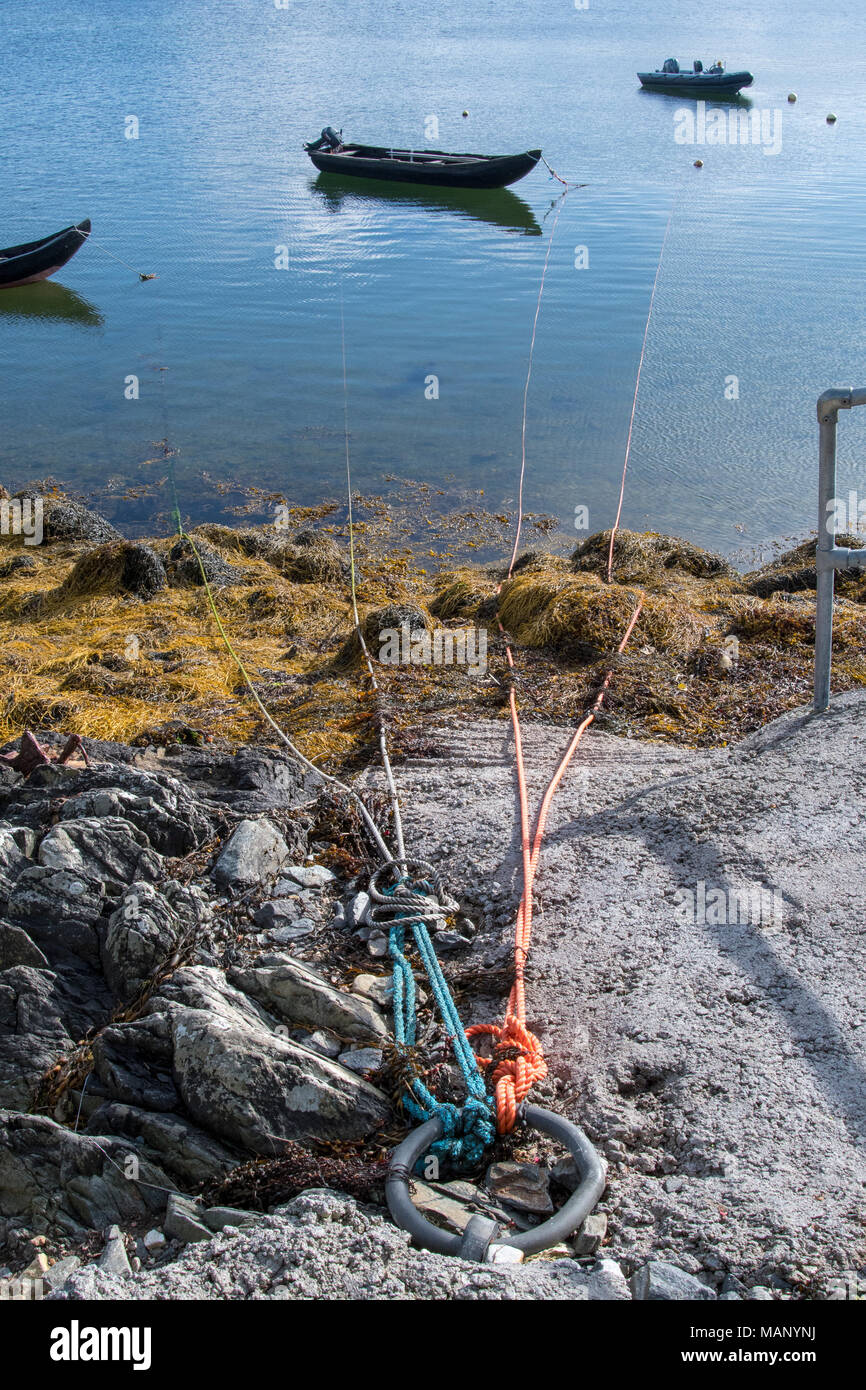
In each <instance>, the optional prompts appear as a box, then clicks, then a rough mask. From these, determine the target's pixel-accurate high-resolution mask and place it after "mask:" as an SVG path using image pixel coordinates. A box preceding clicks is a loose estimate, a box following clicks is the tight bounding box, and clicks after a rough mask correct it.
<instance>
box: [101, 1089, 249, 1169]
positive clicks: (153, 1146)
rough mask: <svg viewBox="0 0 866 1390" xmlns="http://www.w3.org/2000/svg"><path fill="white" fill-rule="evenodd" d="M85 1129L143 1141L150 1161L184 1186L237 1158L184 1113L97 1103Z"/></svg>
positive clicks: (137, 1141)
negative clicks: (175, 1113)
mask: <svg viewBox="0 0 866 1390" xmlns="http://www.w3.org/2000/svg"><path fill="white" fill-rule="evenodd" d="M87 1130H88V1132H91V1131H93V1132H97V1133H102V1134H111V1135H113V1136H115V1137H117V1138H124V1137H128V1139H129V1140H131V1141H132V1142H133V1144H134V1145H135V1147H136V1149H138V1146H139V1145H140V1144H143V1145H144V1146H145V1150H144V1151H145V1152H146V1153H147V1154H149V1155H150V1157H151V1159H152V1161H153V1162H155V1163H158V1164H159V1166H160V1168H162V1169H164V1170H165V1172H166V1173H168V1174H169V1175H170V1177H171V1178H173V1179H174V1181H175V1183H181V1184H183V1185H184V1186H186V1185H189V1186H199V1185H200V1184H202V1183H204V1182H207V1181H208V1180H209V1179H211V1178H216V1177H221V1176H222V1175H223V1174H224V1173H227V1172H228V1171H229V1169H230V1168H233V1167H234V1166H235V1164H236V1163H237V1161H238V1159H237V1155H236V1152H235V1151H234V1150H233V1149H230V1148H227V1147H226V1146H225V1144H221V1143H220V1142H219V1140H217V1139H214V1137H213V1135H211V1134H208V1133H206V1132H205V1130H203V1129H200V1128H199V1127H198V1125H195V1124H193V1123H192V1121H191V1120H188V1119H186V1118H185V1117H184V1116H182V1115H173V1114H152V1113H150V1112H149V1111H147V1110H142V1109H140V1108H138V1107H136V1106H133V1105H124V1104H121V1103H120V1102H118V1101H112V1102H109V1103H107V1104H105V1105H102V1106H100V1107H99V1109H98V1110H97V1111H96V1112H95V1113H94V1114H93V1115H92V1116H91V1118H90V1120H89V1121H88V1125H87Z"/></svg>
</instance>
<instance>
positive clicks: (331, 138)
mask: <svg viewBox="0 0 866 1390" xmlns="http://www.w3.org/2000/svg"><path fill="white" fill-rule="evenodd" d="M342 143H343V132H342V130H341V131H340V133H339V135H338V134H337V132H336V131H335V130H334V128H333V126H329V125H326V126H325V129H324V130H323V131H322V133H321V135H320V136H319V138H318V140H311V141H310V143H309V144H307V145H305V146H304V149H305V150H338V149H339V148H340V146H341V145H342Z"/></svg>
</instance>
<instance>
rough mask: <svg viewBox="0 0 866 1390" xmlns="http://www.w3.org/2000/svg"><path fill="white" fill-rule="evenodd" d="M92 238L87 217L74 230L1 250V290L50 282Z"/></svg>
mask: <svg viewBox="0 0 866 1390" xmlns="http://www.w3.org/2000/svg"><path fill="white" fill-rule="evenodd" d="M89 236H90V218H89V217H85V219H84V221H83V222H78V223H76V225H75V226H74V227H64V229H63V231H62V232H55V233H54V235H53V236H44V237H41V238H40V240H39V241H25V242H22V244H21V245H20V246H7V247H6V250H5V251H0V289H12V288H13V286H15V285H33V284H35V283H36V281H37V280H47V279H48V276H49V275H53V274H54V272H55V271H56V270H59V269H60V267H61V266H64V265H66V262H67V261H68V260H71V258H72V257H73V256H74V255H75V253H76V251H77V250H78V249H79V247H80V246H83V245H84V243H85V241H86V240H87V238H88V237H89Z"/></svg>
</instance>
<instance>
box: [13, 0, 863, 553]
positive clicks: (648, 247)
mask: <svg viewBox="0 0 866 1390" xmlns="http://www.w3.org/2000/svg"><path fill="white" fill-rule="evenodd" d="M663 10H664V13H663V14H660V13H659V7H658V6H657V5H648V4H646V3H638V0H590V7H589V9H588V10H586V11H580V10H576V9H575V8H574V6H573V3H571V0H552V3H548V4H546V5H544V6H538V5H528V4H526V3H525V0H519V2H518V0H496V3H493V2H492V0H475V3H473V4H471V5H469V4H467V3H466V0H460V3H457V2H456V0H439V3H437V4H436V5H431V4H429V3H426V0H403V2H402V3H398V2H397V0H377V3H375V4H373V3H363V2H361V3H354V4H352V5H351V6H349V5H346V4H345V3H335V0H315V2H313V0H294V2H292V0H290V3H289V4H288V5H287V7H286V8H285V9H277V8H276V6H275V5H274V3H273V0H197V2H196V3H195V4H192V3H184V4H178V3H177V0H137V3H136V4H134V5H133V4H123V5H118V4H117V3H116V0H77V2H76V3H69V0H66V2H65V3H63V4H61V3H59V0H40V3H39V4H38V5H35V4H33V3H32V2H31V0H4V5H3V17H4V20H5V26H4V49H5V60H6V61H5V63H4V73H3V78H4V80H3V84H2V95H0V112H2V143H3V152H4V158H3V197H2V203H0V244H3V245H8V244H11V243H13V242H17V241H20V240H24V239H26V238H29V237H30V236H34V237H35V236H38V235H42V234H45V233H47V232H49V231H53V230H55V229H57V228H59V227H60V226H63V225H65V224H66V223H68V222H71V221H73V220H78V219H79V218H81V217H83V216H86V215H89V216H90V217H91V218H92V219H93V226H94V238H95V239H96V240H98V241H99V242H100V243H101V244H102V245H103V246H105V247H106V248H108V249H110V250H111V251H113V252H114V253H115V254H116V255H117V256H120V257H121V258H122V259H123V260H124V261H127V262H129V263H130V264H131V265H133V266H134V267H135V268H136V269H141V270H144V271H155V272H157V273H158V277H159V278H158V279H157V280H155V281H152V282H150V283H147V284H143V283H140V282H139V281H138V280H137V278H136V276H135V275H134V274H133V273H131V272H130V271H129V270H127V269H125V268H124V267H123V266H121V265H119V264H117V263H116V262H115V261H112V260H109V259H108V258H107V257H106V256H104V255H103V254H101V253H100V252H99V251H98V250H97V248H96V247H95V245H88V246H86V247H85V248H84V249H83V250H82V251H81V252H80V253H79V255H78V256H77V257H76V258H75V259H74V260H73V261H72V262H71V263H70V264H69V265H68V266H67V267H66V268H65V270H63V271H62V272H61V273H60V275H59V276H58V277H57V279H56V281H55V282H52V283H51V284H49V285H47V286H41V287H36V289H34V290H24V291H4V292H0V371H2V386H3V390H2V400H3V430H2V435H0V478H2V480H3V481H5V482H6V483H7V486H8V485H11V486H20V485H21V484H22V483H24V482H25V481H27V480H28V479H30V478H33V477H44V476H46V475H50V476H53V477H55V478H58V479H60V480H62V481H63V482H64V483H66V484H67V485H69V486H71V487H74V488H76V489H79V490H81V491H82V492H84V493H87V494H89V495H90V496H91V497H92V498H93V499H94V500H95V501H96V502H97V503H98V504H99V505H100V506H101V507H102V508H103V510H105V511H106V512H108V513H109V514H110V515H112V516H113V518H114V519H115V520H116V521H117V522H118V524H120V525H121V526H122V527H124V528H125V529H127V530H128V531H130V532H131V533H132V532H136V531H142V530H145V529H148V527H150V526H152V525H153V524H154V521H155V520H159V518H162V521H163V523H164V524H167V522H165V513H166V497H165V490H164V489H159V488H158V487H155V484H157V483H158V481H159V479H160V477H161V476H162V473H163V471H164V470H163V469H162V468H161V466H160V465H159V464H155V465H154V464H146V463H144V461H145V460H147V459H150V458H152V457H153V456H154V453H155V452H156V451H155V450H154V448H153V441H155V440H159V439H162V438H164V437H165V436H166V435H167V436H168V438H169V439H170V441H171V443H172V444H173V445H174V446H175V447H177V448H179V449H180V450H181V453H180V455H179V458H178V465H177V466H178V478H179V486H180V492H181V501H182V505H183V509H184V511H185V512H186V513H187V514H188V515H189V516H190V517H192V518H194V519H202V518H204V517H217V516H219V515H221V513H222V509H223V508H224V507H226V506H230V505H232V504H233V503H236V502H237V501H238V500H239V495H238V494H237V492H236V491H232V489H234V488H235V486H236V485H238V484H239V485H241V486H245V487H247V486H252V487H256V488H259V489H262V490H263V491H264V492H265V493H268V492H271V491H277V492H280V493H284V494H286V495H287V496H288V497H289V498H290V499H291V500H293V501H298V502H312V501H316V500H318V499H320V498H323V497H326V496H339V494H340V491H341V488H342V486H343V475H342V468H343V452H342V387H341V366H340V315H339V304H340V295H341V292H342V296H343V300H344V306H345V321H346V343H347V355H348V374H349V396H350V400H349V410H350V419H351V435H352V453H353V466H354V472H355V482H356V485H357V486H358V487H359V488H360V489H362V490H364V491H378V492H382V491H387V490H388V489H389V487H391V486H392V485H391V484H389V483H388V482H387V481H384V480H385V479H386V478H387V477H389V476H390V475H397V476H399V477H407V478H414V479H424V480H427V481H430V482H432V483H436V484H438V485H440V486H442V487H443V488H444V489H445V491H446V492H447V493H448V494H449V495H450V494H451V492H452V491H453V490H454V489H457V488H461V487H462V488H479V489H480V488H483V489H484V499H485V502H486V503H487V504H488V505H491V506H493V507H500V506H503V505H507V504H508V503H509V502H511V501H513V499H514V495H515V487H516V477H517V465H518V462H519V434H520V412H521V396H522V389H523V381H524V375H525V371H526V358H527V350H528V344H529V336H530V332H531V327H532V316H533V313H534V309H535V298H536V294H537V288H538V283H539V277H540V274H541V268H542V264H543V260H544V256H545V254H546V252H547V249H548V238H549V237H550V234H551V229H552V226H553V221H554V218H555V216H556V209H555V207H554V206H553V204H554V201H555V199H556V196H557V193H558V192H559V185H557V184H555V183H554V182H553V181H552V180H551V179H550V178H549V176H548V175H547V172H546V170H544V169H542V168H541V167H540V166H539V169H538V170H536V172H535V173H533V174H532V175H530V176H529V177H528V178H527V179H525V180H524V181H523V182H521V183H519V184H517V185H516V186H515V188H514V190H512V191H510V192H508V193H505V194H497V195H493V196H490V195H488V196H485V195H477V196H476V197H474V198H472V197H465V196H464V197H462V198H460V197H456V196H454V195H449V194H447V193H443V195H442V196H437V195H435V194H434V195H430V194H427V195H424V194H421V195H414V196H413V195H412V194H408V193H406V192H404V193H403V194H402V195H396V196H395V195H392V196H388V197H376V196H371V195H370V194H369V192H365V190H364V187H363V185H358V186H357V187H356V188H354V189H349V188H347V187H346V186H340V185H338V186H337V187H334V186H333V185H329V183H328V181H327V180H325V179H322V178H320V177H318V176H317V175H316V173H315V170H313V169H312V166H311V165H310V164H309V161H308V160H307V158H306V156H305V154H304V153H303V150H302V148H301V145H302V142H303V140H305V139H310V138H313V137H314V136H316V135H317V134H318V132H319V130H320V129H321V127H322V126H323V125H325V124H326V123H333V124H335V125H336V126H337V127H340V126H342V127H343V130H344V132H345V135H346V138H354V139H358V140H368V141H372V142H377V141H382V142H383V143H395V144H407V145H417V146H421V147H423V145H424V144H425V143H427V144H432V145H436V146H438V147H440V148H445V149H456V150H465V149H469V150H479V151H483V152H502V153H504V152H512V151H516V150H521V149H526V148H528V147H531V146H534V145H539V144H540V145H542V146H543V148H544V152H545V155H546V157H547V158H548V160H549V161H550V163H551V164H552V165H553V166H554V167H555V168H557V169H558V170H559V171H560V172H561V173H562V174H564V175H566V176H567V177H569V178H571V179H574V180H577V181H580V182H581V183H584V184H585V185H586V186H585V187H583V188H578V189H574V190H573V191H572V192H571V193H570V194H569V195H568V197H567V199H566V201H565V204H564V207H563V209H562V212H561V215H560V219H559V223H558V227H557V231H556V237H555V240H554V244H553V249H552V254H551V263H550V269H549V272H548V280H547V288H546V291H545V297H544V302H543V307H542V313H541V320H540V325H539V334H538V343H537V348H536V357H535V367H534V376H533V383H532V390H531V396H530V408H529V475H528V483H527V502H528V505H529V507H530V508H532V509H534V510H548V511H552V512H554V513H556V514H557V515H558V516H560V517H561V518H562V519H563V520H564V521H565V522H566V524H568V523H569V519H570V518H571V517H573V513H574V508H575V506H576V505H586V506H588V507H589V517H590V527H591V529H597V528H599V527H601V526H604V525H606V524H609V521H610V519H611V516H612V514H613V511H614V509H615V505H616V496H617V492H618V488H619V474H620V469H621V466H622V457H623V449H624V445H625V439H626V432H627V428H628V416H629V410H630V407H631V398H632V392H633V389H634V379H635V371H636V367H637V362H638V358H639V354H640V348H641V340H642V336H643V329H644V322H645V318H646V312H647V307H648V303H649V296H650V290H651V287H652V283H653V277H654V275H655V272H656V265H657V262H658V257H659V251H660V248H661V245H662V241H663V238H664V235H665V228H666V225H667V224H668V218H669V215H670V217H671V220H670V227H669V234H668V238H667V243H666V248H665V253H664V258H663V261H662V266H661V271H660V275H659V282H658V288H657V293H656V300H655V308H654V313H653V318H652V321H651V325H650V331H649V336H648V342H647V354H646V361H645V365H644V369H643V376H642V382H641V391H640V396H639V401H638V409H637V417H636V424H635V434H634V442H633V449H632V458H631V465H630V474H629V485H628V489H627V493H626V505H625V511H624V522H625V524H626V525H636V526H641V527H646V526H652V527H653V528H654V529H659V530H666V531H674V532H679V533H682V534H687V535H689V536H691V537H692V538H694V539H696V540H697V541H699V542H701V543H703V544H706V545H709V546H711V547H713V548H716V549H721V550H725V551H729V550H731V549H732V548H734V547H735V546H740V545H743V544H751V543H756V542H758V541H761V540H762V539H764V538H767V537H775V536H781V535H789V534H794V533H803V532H805V531H806V530H808V529H810V528H811V527H813V526H814V524H815V518H814V515H813V513H814V510H815V500H814V494H815V491H816V479H815V474H816V454H817V449H816V426H815V412H814V402H815V398H816V397H817V395H818V394H819V392H820V391H822V390H823V389H825V388H826V387H827V386H830V385H849V384H861V385H862V384H863V383H864V382H866V352H864V349H866V267H864V248H866V174H864V168H863V159H862V150H863V148H864V135H866V129H864V126H866V118H864V100H863V98H864V86H866V84H864V75H866V48H864V45H863V44H862V42H861V41H860V40H859V38H858V37H857V36H858V35H859V32H860V24H861V7H860V6H859V5H857V4H855V3H854V0H840V2H839V3H837V4H835V5H833V6H832V7H830V6H819V7H816V6H815V5H814V4H812V3H806V0H784V2H783V0H765V3H763V4H761V5H760V6H757V5H755V4H754V3H739V2H738V0H737V2H733V0H726V3H725V4H724V5H722V4H719V5H716V6H709V7H707V6H703V7H698V6H695V5H694V4H693V3H686V0H668V3H667V4H666V5H665V6H664V7H663ZM834 34H838V35H839V36H840V37H839V38H835V37H833V35H834ZM673 54H675V55H677V56H678V57H679V59H680V61H681V62H690V61H691V59H692V58H693V57H702V58H703V59H704V61H705V62H707V61H711V60H712V59H713V58H715V57H716V56H721V57H723V58H724V59H725V60H726V61H727V63H728V65H729V66H730V67H732V68H737V67H748V68H750V69H751V70H752V71H753V72H754V73H755V74H756V83H755V86H754V87H753V88H752V89H750V92H749V94H748V95H749V98H750V100H751V102H752V105H753V106H754V107H755V108H758V109H759V110H760V109H764V110H766V111H768V112H772V111H774V110H778V111H780V112H781V127H780V130H781V148H780V150H779V151H778V153H776V154H772V155H767V154H765V153H764V151H763V149H762V147H760V146H753V145H749V146H745V147H744V146H741V145H736V146H730V145H727V146H719V145H716V146H713V147H709V146H705V147H702V148H700V149H699V148H698V147H697V146H694V147H691V146H688V145H682V144H678V143H677V142H676V141H675V139H674V130H675V119H674V113H675V112H676V111H677V110H678V109H679V108H681V107H682V106H683V105H684V104H685V103H684V102H683V101H682V100H681V99H677V98H671V97H666V96H660V95H653V94H647V93H643V92H641V91H640V89H639V87H638V83H637V80H636V78H635V75H634V74H635V72H636V70H637V69H638V68H642V67H647V66H648V67H655V66H657V65H658V64H660V63H661V60H662V59H663V58H665V57H667V56H669V55H673ZM791 90H794V91H796V92H797V93H798V96H799V101H798V102H797V104H796V105H795V106H789V105H788V103H787V102H786V100H785V98H786V95H787V93H788V92H789V91H791ZM464 109H465V110H468V112H469V116H468V117H467V118H464V117H463V116H462V112H463V111H464ZM829 111H833V112H835V113H836V114H837V116H838V122H837V124H836V125H835V126H834V127H831V126H828V125H827V124H826V122H825V116H826V114H827V112H829ZM130 115H134V116H137V117H138V121H139V138H138V139H137V140H132V139H127V138H125V134H124V130H125V118H126V117H128V116H130ZM430 117H435V118H436V119H437V120H438V127H439V133H438V138H435V139H432V140H426V141H425V122H427V120H428V118H430ZM777 129H778V128H777ZM697 156H700V157H702V158H703V160H704V168H703V169H701V170H696V169H694V168H693V167H692V161H693V160H694V158H695V157H697ZM672 209H673V211H672V215H671V210H672ZM278 246H285V247H287V249H288V269H285V270H278V269H276V268H275V264H274V259H275V254H276V251H275V248H276V247H278ZM579 246H582V247H586V248H587V251H588V259H589V264H588V266H587V267H586V268H584V269H576V268H575V248H576V247H579ZM163 368H164V369H166V370H161V369H163ZM130 375H135V376H137V377H138V378H139V380H140V396H139V399H138V400H126V399H125V397H124V381H125V378H127V377H128V376H130ZM430 375H435V376H437V377H438V379H439V398H438V400H428V399H426V398H425V379H426V378H427V377H428V376H430ZM732 376H735V377H736V378H737V379H738V390H739V396H738V399H726V396H725V386H726V379H727V378H730V377H732ZM728 394H731V392H730V387H729V390H728ZM840 442H841V445H842V459H843V463H844V469H843V478H842V481H843V484H844V485H845V487H846V489H847V488H848V487H854V488H856V487H857V486H858V481H859V482H860V485H861V491H863V492H866V482H864V481H863V468H862V462H861V460H862V459H863V457H864V446H866V412H860V414H859V415H858V413H857V412H853V413H852V414H851V415H850V416H847V417H843V420H842V422H841V427H840ZM147 485H149V486H150V487H151V488H153V489H154V491H153V495H150V496H149V495H146V494H145V495H143V496H140V497H139V498H138V499H137V500H135V501H130V500H128V499H127V498H126V497H125V494H126V493H127V492H128V490H129V489H130V488H133V489H142V488H143V487H145V488H146V487H147ZM226 489H228V491H226Z"/></svg>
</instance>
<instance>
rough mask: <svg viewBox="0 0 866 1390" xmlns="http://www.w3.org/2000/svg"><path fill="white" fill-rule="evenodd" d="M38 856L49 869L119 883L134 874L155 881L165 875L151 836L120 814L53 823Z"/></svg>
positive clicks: (117, 884)
mask: <svg viewBox="0 0 866 1390" xmlns="http://www.w3.org/2000/svg"><path fill="white" fill-rule="evenodd" d="M38 859H39V863H40V864H42V865H43V866H44V867H45V868H47V869H54V870H63V871H65V872H66V873H70V874H76V875H80V876H81V877H82V878H84V879H87V880H89V881H90V882H92V883H104V884H114V885H116V886H117V887H124V886H126V885H127V884H129V883H131V882H132V880H133V879H134V878H138V879H145V880H147V881H149V882H152V883H155V882H158V881H159V879H160V878H161V877H162V875H163V868H162V863H161V860H160V858H159V855H157V854H156V853H155V851H154V850H152V849H151V847H150V842H149V841H148V838H147V836H146V835H145V834H144V833H143V832H142V831H140V830H136V828H135V827H134V826H133V825H130V824H129V822H128V821H125V820H122V819H121V818H120V817H119V816H103V817H97V816H83V817H82V818H81V819H80V820H76V821H62V822H61V823H60V824H58V825H55V826H52V828H51V829H50V830H49V832H48V834H47V835H46V836H45V837H44V839H43V840H42V843H41V844H40V846H39V852H38Z"/></svg>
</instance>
